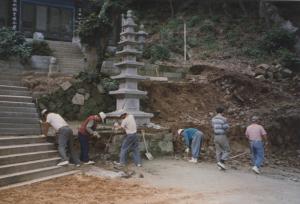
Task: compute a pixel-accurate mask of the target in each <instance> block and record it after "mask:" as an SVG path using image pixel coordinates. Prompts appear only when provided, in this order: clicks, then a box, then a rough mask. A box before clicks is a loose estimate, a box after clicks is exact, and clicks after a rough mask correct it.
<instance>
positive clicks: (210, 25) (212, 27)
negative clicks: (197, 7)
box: [200, 19, 216, 33]
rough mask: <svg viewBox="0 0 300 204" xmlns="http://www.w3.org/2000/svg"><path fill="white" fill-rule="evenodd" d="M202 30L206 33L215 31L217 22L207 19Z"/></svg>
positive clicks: (201, 27) (202, 25)
mask: <svg viewBox="0 0 300 204" xmlns="http://www.w3.org/2000/svg"><path fill="white" fill-rule="evenodd" d="M200 30H201V31H202V32H205V33H215V31H216V30H215V24H214V22H212V21H211V20H209V19H206V20H204V21H203V22H202V24H201V26H200Z"/></svg>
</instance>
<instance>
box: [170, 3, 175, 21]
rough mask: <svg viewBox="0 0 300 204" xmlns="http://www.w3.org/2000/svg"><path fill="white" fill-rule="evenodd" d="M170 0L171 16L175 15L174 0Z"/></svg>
mask: <svg viewBox="0 0 300 204" xmlns="http://www.w3.org/2000/svg"><path fill="white" fill-rule="evenodd" d="M169 2H170V9H171V18H173V17H174V6H173V0H169Z"/></svg>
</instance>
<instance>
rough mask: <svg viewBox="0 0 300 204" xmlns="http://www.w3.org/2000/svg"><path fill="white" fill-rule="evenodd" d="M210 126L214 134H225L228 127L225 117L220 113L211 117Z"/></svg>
mask: <svg viewBox="0 0 300 204" xmlns="http://www.w3.org/2000/svg"><path fill="white" fill-rule="evenodd" d="M211 122H212V127H213V131H214V134H215V135H226V131H227V130H228V128H229V125H228V123H227V119H226V118H225V117H224V116H222V115H221V114H217V115H216V116H215V117H213V118H212V120H211Z"/></svg>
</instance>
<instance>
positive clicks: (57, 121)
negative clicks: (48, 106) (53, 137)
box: [46, 113, 68, 131]
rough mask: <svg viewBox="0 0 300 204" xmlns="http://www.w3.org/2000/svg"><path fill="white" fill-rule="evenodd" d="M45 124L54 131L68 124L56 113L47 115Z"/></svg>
mask: <svg viewBox="0 0 300 204" xmlns="http://www.w3.org/2000/svg"><path fill="white" fill-rule="evenodd" d="M46 122H47V123H49V124H50V125H51V126H52V127H53V128H54V129H55V130H56V131H58V130H59V129H60V128H61V127H65V126H68V123H67V122H66V121H65V120H64V119H63V118H62V117H61V116H60V115H59V114H57V113H49V114H48V115H47V118H46Z"/></svg>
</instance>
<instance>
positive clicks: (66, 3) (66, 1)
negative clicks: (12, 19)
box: [21, 0, 75, 8]
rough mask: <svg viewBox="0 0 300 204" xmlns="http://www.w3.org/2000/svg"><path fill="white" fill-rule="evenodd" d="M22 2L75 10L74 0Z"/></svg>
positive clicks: (24, 0)
mask: <svg viewBox="0 0 300 204" xmlns="http://www.w3.org/2000/svg"><path fill="white" fill-rule="evenodd" d="M21 1H22V2H27V3H33V4H40V5H49V6H59V7H65V8H74V7H75V5H74V0H21Z"/></svg>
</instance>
